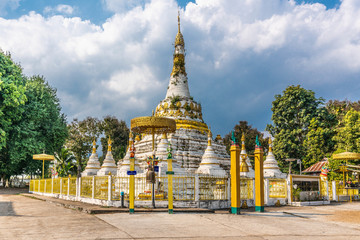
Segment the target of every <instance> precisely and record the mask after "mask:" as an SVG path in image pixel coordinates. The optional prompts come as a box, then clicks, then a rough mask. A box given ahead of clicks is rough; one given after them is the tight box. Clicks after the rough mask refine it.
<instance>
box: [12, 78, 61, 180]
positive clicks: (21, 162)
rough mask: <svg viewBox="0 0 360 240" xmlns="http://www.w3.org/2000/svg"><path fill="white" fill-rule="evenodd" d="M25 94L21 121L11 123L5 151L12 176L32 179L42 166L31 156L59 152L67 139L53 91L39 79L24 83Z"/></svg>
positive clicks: (58, 104)
mask: <svg viewBox="0 0 360 240" xmlns="http://www.w3.org/2000/svg"><path fill="white" fill-rule="evenodd" d="M25 93H26V96H27V102H26V104H25V105H24V106H23V107H22V108H23V111H22V115H21V118H20V119H19V120H18V121H15V122H14V123H13V129H12V131H11V134H10V136H11V137H10V138H9V139H10V141H9V144H8V150H9V158H10V160H11V163H12V164H13V165H14V166H17V169H16V171H15V172H14V174H21V173H27V174H31V175H33V174H37V173H39V172H40V169H42V163H41V161H34V160H33V159H32V155H33V154H36V153H42V152H45V153H49V154H54V152H55V151H58V150H60V149H61V146H62V145H63V144H64V142H65V138H66V137H67V128H66V118H65V115H64V114H62V113H61V107H60V103H59V99H58V98H57V96H56V89H54V88H52V87H51V86H50V85H49V84H48V83H47V82H46V81H45V79H44V78H43V77H40V76H34V77H31V78H30V79H28V80H27V81H26V92H25ZM48 164H49V163H48V162H47V163H46V167H47V166H48Z"/></svg>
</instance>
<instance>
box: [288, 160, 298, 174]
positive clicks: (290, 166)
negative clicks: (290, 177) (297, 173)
mask: <svg viewBox="0 0 360 240" xmlns="http://www.w3.org/2000/svg"><path fill="white" fill-rule="evenodd" d="M296 160H297V159H296V158H287V159H285V161H287V162H289V174H291V162H293V161H296Z"/></svg>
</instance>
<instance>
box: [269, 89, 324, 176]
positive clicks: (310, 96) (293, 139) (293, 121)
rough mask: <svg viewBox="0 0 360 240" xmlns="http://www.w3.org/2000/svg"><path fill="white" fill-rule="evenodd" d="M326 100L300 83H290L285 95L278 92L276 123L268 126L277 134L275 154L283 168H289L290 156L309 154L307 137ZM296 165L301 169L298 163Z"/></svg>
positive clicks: (273, 120) (273, 106)
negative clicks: (306, 144) (295, 84)
mask: <svg viewBox="0 0 360 240" xmlns="http://www.w3.org/2000/svg"><path fill="white" fill-rule="evenodd" d="M323 103H324V100H323V99H322V98H316V97H315V93H314V92H313V91H311V90H306V89H304V88H302V87H300V86H289V87H287V88H286V89H285V90H284V91H283V94H282V95H275V100H274V101H273V102H272V108H271V110H272V112H273V114H272V117H271V120H272V122H273V124H270V125H268V126H267V127H266V129H267V130H268V131H269V132H270V133H271V135H272V136H274V138H275V139H274V141H273V145H274V154H275V157H276V158H277V160H278V162H279V166H280V167H281V168H282V170H283V171H286V169H287V165H288V164H287V163H286V162H285V161H284V160H285V159H286V158H299V159H303V158H304V156H305V155H306V148H305V146H304V141H305V139H306V136H307V134H308V131H309V126H310V122H311V119H313V118H316V117H317V115H318V108H319V107H320V106H322V104H323ZM293 167H295V169H299V167H298V166H297V165H295V164H294V166H293Z"/></svg>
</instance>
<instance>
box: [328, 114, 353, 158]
mask: <svg viewBox="0 0 360 240" xmlns="http://www.w3.org/2000/svg"><path fill="white" fill-rule="evenodd" d="M336 131H337V133H336V135H335V136H334V138H333V139H334V140H335V141H336V148H337V149H344V150H345V151H348V152H357V153H359V152H360V111H356V110H354V109H350V110H349V111H348V112H347V113H346V115H345V117H344V122H343V124H342V126H340V127H339V128H338V129H337V130H336Z"/></svg>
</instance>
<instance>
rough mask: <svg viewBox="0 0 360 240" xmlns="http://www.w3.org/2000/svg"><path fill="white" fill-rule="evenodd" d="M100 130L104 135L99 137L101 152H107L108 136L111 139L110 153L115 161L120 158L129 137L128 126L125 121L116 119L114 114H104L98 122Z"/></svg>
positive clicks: (122, 155) (123, 153)
mask: <svg viewBox="0 0 360 240" xmlns="http://www.w3.org/2000/svg"><path fill="white" fill-rule="evenodd" d="M100 130H101V132H102V133H103V134H104V135H105V137H102V138H101V145H102V152H103V154H106V152H107V145H108V143H107V141H108V139H109V137H110V138H111V140H112V154H113V156H114V159H115V161H116V162H117V161H118V160H119V159H122V158H123V157H124V155H125V152H126V147H127V142H128V138H129V132H130V130H129V128H128V127H127V126H126V123H125V121H123V120H118V119H117V118H116V117H114V116H106V117H105V118H104V119H103V120H102V121H101V124H100Z"/></svg>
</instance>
